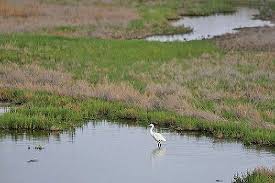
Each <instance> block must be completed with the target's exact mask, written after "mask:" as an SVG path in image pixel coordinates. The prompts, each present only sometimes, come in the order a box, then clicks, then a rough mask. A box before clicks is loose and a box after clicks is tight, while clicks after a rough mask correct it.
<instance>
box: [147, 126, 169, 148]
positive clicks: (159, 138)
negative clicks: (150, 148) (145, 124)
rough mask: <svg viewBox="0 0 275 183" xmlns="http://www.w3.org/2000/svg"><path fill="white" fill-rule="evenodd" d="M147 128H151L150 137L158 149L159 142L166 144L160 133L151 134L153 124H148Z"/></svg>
mask: <svg viewBox="0 0 275 183" xmlns="http://www.w3.org/2000/svg"><path fill="white" fill-rule="evenodd" d="M149 126H150V127H151V129H150V134H151V136H152V137H153V138H154V139H155V141H157V143H158V147H161V142H166V139H165V138H164V137H163V136H162V135H161V134H160V133H156V132H153V129H154V125H153V124H150V125H149Z"/></svg>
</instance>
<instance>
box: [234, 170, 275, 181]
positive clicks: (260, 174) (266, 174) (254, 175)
mask: <svg viewBox="0 0 275 183" xmlns="http://www.w3.org/2000/svg"><path fill="white" fill-rule="evenodd" d="M273 182H275V172H274V170H268V169H256V170H254V171H253V172H251V173H250V172H248V173H247V174H246V175H242V176H239V175H237V176H236V177H235V178H234V181H233V183H273Z"/></svg>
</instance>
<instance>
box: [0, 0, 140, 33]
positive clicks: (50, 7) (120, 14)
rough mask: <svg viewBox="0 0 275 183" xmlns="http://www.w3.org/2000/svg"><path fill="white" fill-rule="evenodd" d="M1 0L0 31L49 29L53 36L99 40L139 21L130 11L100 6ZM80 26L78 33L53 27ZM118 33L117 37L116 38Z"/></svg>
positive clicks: (32, 0) (129, 9)
mask: <svg viewBox="0 0 275 183" xmlns="http://www.w3.org/2000/svg"><path fill="white" fill-rule="evenodd" d="M10 1H11V0H7V1H3V0H0V10H1V11H0V32H2V33H10V32H22V31H23V32H28V31H38V30H41V29H42V28H45V29H48V30H47V31H48V32H49V33H51V34H56V35H64V34H70V35H74V34H79V35H82V34H83V35H90V36H96V37H111V36H121V34H122V33H120V31H119V30H120V29H124V28H126V27H127V25H128V23H129V22H130V21H132V20H134V19H137V18H138V13H137V12H136V11H135V10H134V9H131V8H125V7H118V6H106V5H101V4H88V5H83V4H79V5H60V4H49V3H42V2H41V1H34V0H24V3H20V1H19V2H17V3H16V5H15V3H11V2H10ZM62 26H69V27H70V26H77V27H79V28H78V30H77V31H75V32H73V33H72V32H66V31H65V32H64V31H63V30H59V29H54V27H62ZM116 34H118V35H116Z"/></svg>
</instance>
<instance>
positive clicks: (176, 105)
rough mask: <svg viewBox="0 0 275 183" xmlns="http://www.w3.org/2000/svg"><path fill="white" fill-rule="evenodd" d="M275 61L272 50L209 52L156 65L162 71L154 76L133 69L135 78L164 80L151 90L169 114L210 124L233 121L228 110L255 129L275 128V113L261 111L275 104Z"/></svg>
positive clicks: (153, 71) (148, 80) (154, 73)
mask: <svg viewBox="0 0 275 183" xmlns="http://www.w3.org/2000/svg"><path fill="white" fill-rule="evenodd" d="M273 62H274V55H273V53H272V52H269V53H267V52H265V53H248V52H247V53H242V54H236V53H228V54H226V55H225V56H224V57H222V58H221V57H220V56H210V55H206V54H205V55H203V56H201V57H200V58H197V59H193V60H183V61H182V60H181V61H180V62H179V61H176V60H172V61H171V62H168V63H164V64H162V65H161V66H155V68H158V69H152V72H151V73H150V74H148V73H140V72H137V73H135V72H134V71H132V72H131V77H133V78H136V79H138V80H141V81H143V82H144V83H154V81H158V82H159V81H161V84H158V85H156V86H154V85H153V89H152V88H148V87H147V90H148V91H149V92H151V93H153V94H154V95H156V96H157V97H159V98H161V100H160V102H159V104H158V105H160V106H162V107H163V106H165V107H164V108H167V109H169V110H172V111H177V112H178V113H181V114H184V115H189V116H190V115H191V116H196V117H198V118H203V119H208V120H210V121H217V120H229V119H227V117H224V112H225V111H231V112H232V115H234V116H235V117H234V118H235V119H238V120H245V121H249V122H250V123H251V125H252V126H254V127H261V128H275V125H274V124H272V121H274V116H275V111H274V110H273V109H270V108H262V107H260V106H261V105H262V104H263V105H266V104H269V105H271V104H270V103H272V100H274V96H275V74H274V73H275V67H274V64H273ZM139 64H141V65H142V64H143V63H142V62H140V63H139ZM148 86H149V87H152V86H151V84H149V85H148ZM194 101H195V103H194ZM196 101H197V102H199V106H197V105H196ZM226 101H229V102H226ZM266 119H269V121H268V122H267V121H265V120H266ZM270 122H271V123H270Z"/></svg>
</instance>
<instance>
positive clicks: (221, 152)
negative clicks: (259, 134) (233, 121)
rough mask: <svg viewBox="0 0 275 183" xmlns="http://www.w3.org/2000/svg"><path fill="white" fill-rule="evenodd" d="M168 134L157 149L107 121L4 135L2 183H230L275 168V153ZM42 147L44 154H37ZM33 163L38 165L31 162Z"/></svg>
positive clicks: (0, 143) (142, 133)
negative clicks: (246, 174) (236, 176)
mask: <svg viewBox="0 0 275 183" xmlns="http://www.w3.org/2000/svg"><path fill="white" fill-rule="evenodd" d="M163 134H164V136H165V137H166V138H167V143H166V144H164V145H163V147H162V148H161V149H158V148H157V146H156V143H155V142H154V141H153V139H152V138H151V136H150V135H149V129H145V128H142V127H130V126H127V125H121V124H116V123H110V122H106V121H103V122H98V123H96V122H90V123H88V124H87V125H86V126H84V127H83V128H79V129H77V130H76V131H75V132H74V133H72V132H71V133H62V134H44V135H41V134H25V133H14V134H9V133H3V132H1V133H0V182H3V183H19V182H20V183H36V182H40V183H49V182H59V183H62V182H64V183H75V182H81V183H90V182H96V183H107V182H112V183H115V182H117V183H121V182H125V183H126V182H131V183H141V182H144V183H147V182H148V183H154V182H158V183H162V182H163V183H167V182H186V183H201V182H204V183H208V182H209V183H211V182H213V183H214V182H216V180H222V181H223V182H231V180H232V177H233V175H234V174H236V172H246V170H251V169H254V168H255V167H258V166H266V167H269V168H272V166H274V165H275V153H274V149H273V150H266V149H265V150H264V149H257V150H256V149H253V148H246V147H244V146H243V145H242V144H240V143H237V142H226V141H216V140H214V139H212V138H208V137H205V136H195V135H190V134H189V135H187V134H185V135H178V134H176V133H169V132H167V131H163ZM37 145H42V146H44V147H45V149H42V150H37V149H35V148H34V147H35V146H37ZM28 146H29V147H30V149H28ZM272 151H273V152H272ZM31 159H34V160H38V162H31V163H28V162H27V161H29V160H31Z"/></svg>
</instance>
